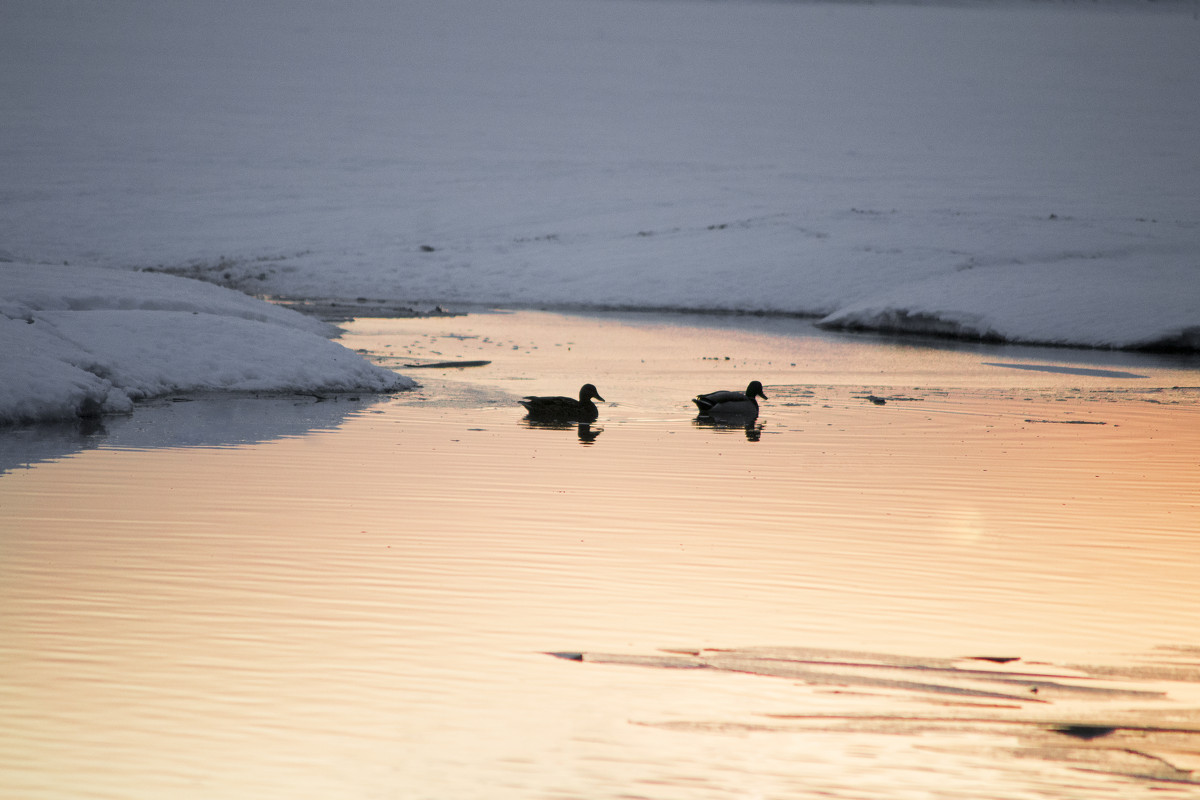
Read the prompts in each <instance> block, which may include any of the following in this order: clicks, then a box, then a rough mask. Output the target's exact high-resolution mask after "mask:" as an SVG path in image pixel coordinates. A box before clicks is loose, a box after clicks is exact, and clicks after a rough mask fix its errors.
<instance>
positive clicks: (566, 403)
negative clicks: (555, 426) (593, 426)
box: [518, 383, 604, 422]
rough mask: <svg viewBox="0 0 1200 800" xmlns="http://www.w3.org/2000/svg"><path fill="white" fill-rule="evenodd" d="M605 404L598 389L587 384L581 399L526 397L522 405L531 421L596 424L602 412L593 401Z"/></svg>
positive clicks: (580, 396) (582, 391)
mask: <svg viewBox="0 0 1200 800" xmlns="http://www.w3.org/2000/svg"><path fill="white" fill-rule="evenodd" d="M593 399H595V400H599V401H601V402H604V398H603V397H601V396H600V393H599V392H597V391H596V387H595V386H593V385H592V384H590V383H585V384H584V385H583V387H582V388H580V390H579V399H578V400H576V399H575V398H573V397H525V398H523V399H521V400H520V401H518V402H520V404H521V405H523V406H525V410H526V411H527V412H528V415H527V416H528V417H529V418H530V419H531V420H537V421H541V422H595V421H596V417H598V416H599V415H600V412H599V411H598V410H597V409H596V404H595V403H593V402H592V400H593Z"/></svg>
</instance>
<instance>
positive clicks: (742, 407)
mask: <svg viewBox="0 0 1200 800" xmlns="http://www.w3.org/2000/svg"><path fill="white" fill-rule="evenodd" d="M755 397H761V398H762V399H763V400H767V399H769V398H768V397H767V396H766V395H765V394H763V387H762V384H761V383H759V382H758V381H750V385H749V386H747V387H746V391H744V392H733V391H721V392H709V393H708V394H701V395H697V396H696V397H694V398H692V402H693V403H695V404H696V407H697V408H699V409H700V414H701V416H706V417H757V416H758V401H757V400H755V399H754V398H755Z"/></svg>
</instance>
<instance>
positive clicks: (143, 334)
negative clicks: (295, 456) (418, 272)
mask: <svg viewBox="0 0 1200 800" xmlns="http://www.w3.org/2000/svg"><path fill="white" fill-rule="evenodd" d="M335 332H336V328H333V327H332V326H329V325H327V324H325V323H322V322H319V321H316V320H313V319H311V318H309V317H305V316H303V315H301V314H298V313H296V312H293V311H289V310H287V309H284V308H279V307H276V306H272V305H270V304H268V303H265V302H262V301H260V300H255V299H253V298H250V297H247V296H245V295H243V294H240V293H238V292H235V291H232V290H229V289H223V288H221V287H217V286H213V285H211V284H206V283H200V282H198V281H191V280H186V279H184V278H176V277H173V276H169V275H153V274H146V273H129V272H119V271H115V270H108V269H96V268H86V267H70V266H52V265H40V264H39V265H34V264H16V263H5V264H0V376H3V380H2V381H0V425H3V424H13V423H23V422H34V421H48V420H55V419H70V418H73V417H91V416H97V415H100V414H107V413H121V412H127V411H130V410H131V409H132V407H133V401H134V400H139V399H143V398H149V397H155V396H160V395H164V394H168V393H172V392H197V391H211V390H222V391H263V392H336V391H393V390H398V389H405V388H410V387H412V386H413V385H414V384H413V382H412V381H411V380H409V379H407V378H405V377H403V376H401V375H398V374H396V373H394V372H391V371H390V370H387V369H383V368H381V367H378V366H375V365H372V364H368V363H367V362H366V361H364V360H363V359H362V358H361V357H360V356H359V355H357V354H356V353H354V352H352V351H350V350H348V349H346V348H345V347H342V346H341V345H339V344H337V343H335V342H332V341H330V340H329V339H327V338H325V337H326V336H328V335H330V334H332V333H335Z"/></svg>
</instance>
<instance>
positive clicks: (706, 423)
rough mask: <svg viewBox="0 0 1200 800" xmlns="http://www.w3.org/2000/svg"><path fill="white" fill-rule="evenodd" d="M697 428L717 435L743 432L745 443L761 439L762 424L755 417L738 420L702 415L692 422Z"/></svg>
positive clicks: (735, 418)
mask: <svg viewBox="0 0 1200 800" xmlns="http://www.w3.org/2000/svg"><path fill="white" fill-rule="evenodd" d="M692 424H693V425H695V426H696V427H697V428H711V429H713V430H715V431H716V432H717V433H734V432H736V431H744V432H745V434H746V441H749V442H757V441H758V440H759V439H761V438H762V429H763V424H762V423H761V422H759V421H758V418H757V417H753V418H750V419H744V418H743V419H738V418H737V417H710V416H706V415H704V414H701V415H700V416H698V417H696V418H695V419H694V420H692Z"/></svg>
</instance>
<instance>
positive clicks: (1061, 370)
mask: <svg viewBox="0 0 1200 800" xmlns="http://www.w3.org/2000/svg"><path fill="white" fill-rule="evenodd" d="M983 365H984V366H985V367H1002V368H1004V369H1024V370H1029V371H1031V372H1053V373H1055V374H1058V375H1087V376H1088V377H1092V378H1148V377H1150V376H1148V375H1139V374H1137V373H1136V372H1121V371H1119V370H1113V369H1094V368H1091V367H1059V366H1054V365H1051V364H1005V363H1000V362H997V361H985V362H983Z"/></svg>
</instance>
